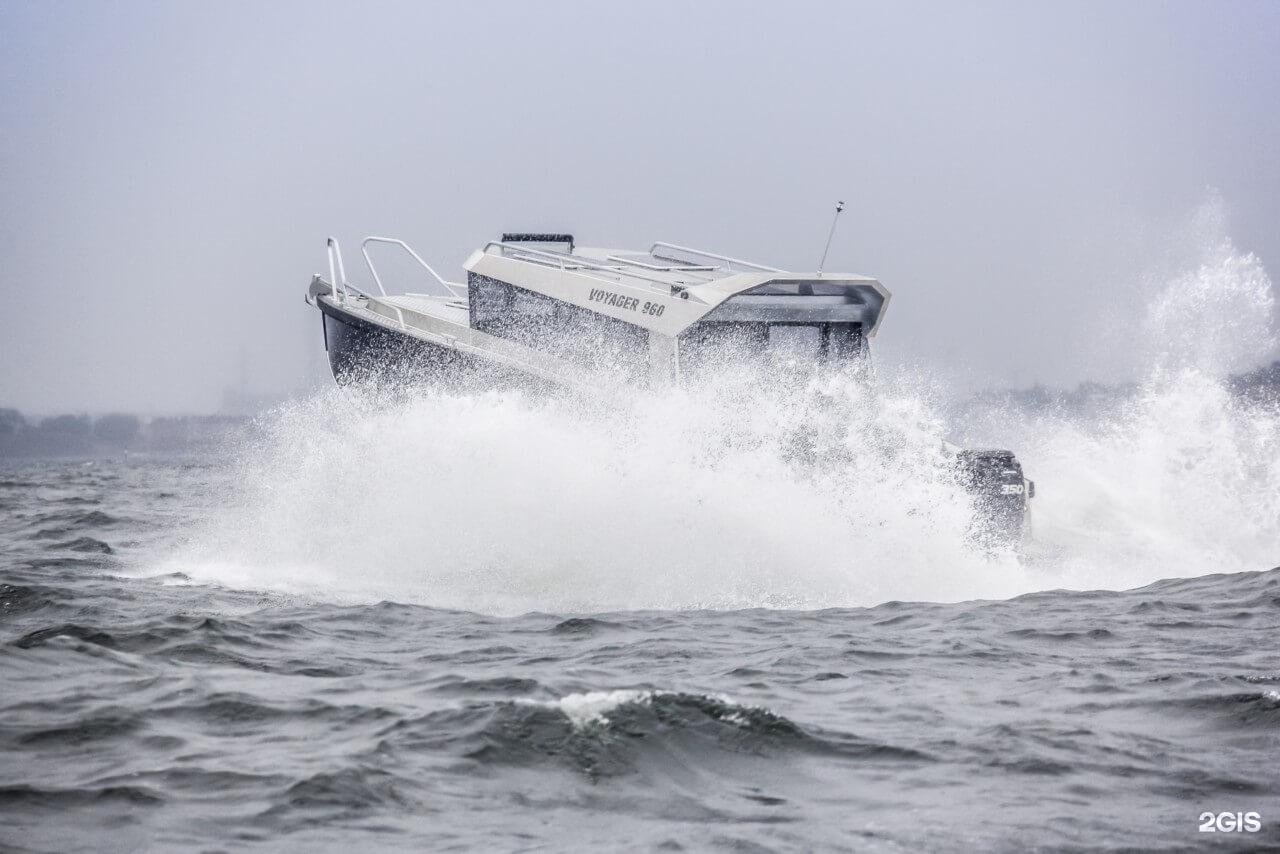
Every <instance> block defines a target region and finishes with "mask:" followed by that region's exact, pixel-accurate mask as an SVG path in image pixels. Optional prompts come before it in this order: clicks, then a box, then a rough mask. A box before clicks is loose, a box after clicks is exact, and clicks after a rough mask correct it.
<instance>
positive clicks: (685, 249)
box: [649, 241, 786, 273]
mask: <svg viewBox="0 0 1280 854" xmlns="http://www.w3.org/2000/svg"><path fill="white" fill-rule="evenodd" d="M659 247H661V248H663V249H674V250H675V251H676V252H688V253H689V254H690V255H701V256H702V257H703V258H714V259H715V260H717V261H724V262H725V264H727V265H729V266H728V267H726V268H725V269H729V270H730V271H731V267H732V265H734V264H737V265H738V266H739V267H750V268H752V269H753V270H759V271H761V272H762V273H783V272H786V271H785V270H779V269H778V268H777V267H766V266H765V265H764V264H757V263H756V262H754V261H743V260H742V259H741V258H730V257H729V256H728V255H721V254H719V253H718V252H708V251H706V250H705V249H692V248H690V247H688V246H677V245H676V244H674V243H662V242H661V241H659V242H658V243H655V244H653V245H652V246H650V247H649V254H650V255H652V256H653V257H655V258H670V260H672V261H679V260H681V259H680V258H671V257H670V256H669V255H659V254H658V253H657V252H656V251H655V250H656V249H658V248H659Z"/></svg>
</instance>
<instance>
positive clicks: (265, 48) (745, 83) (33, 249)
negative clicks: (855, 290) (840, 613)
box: [0, 0, 1280, 413]
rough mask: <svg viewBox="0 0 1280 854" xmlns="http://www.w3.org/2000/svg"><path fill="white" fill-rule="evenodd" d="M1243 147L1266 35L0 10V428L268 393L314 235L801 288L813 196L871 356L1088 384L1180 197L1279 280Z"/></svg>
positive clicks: (606, 9) (1117, 18)
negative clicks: (61, 415)
mask: <svg viewBox="0 0 1280 854" xmlns="http://www.w3.org/2000/svg"><path fill="white" fill-rule="evenodd" d="M1277 140H1280V4H1276V3H1256V4H1253V3H1219V2H1214V3H1208V2H1206V3H1179V4H1147V3H1098V4H1078V3H1070V4H1064V3H1053V4H1042V5H1031V4H1026V3H1012V4H1008V5H1004V4H976V5H959V4H927V5H926V4H920V5H913V4H904V3H869V4H854V3H826V4H808V3H795V2H792V3H786V4H768V6H766V5H765V4H745V3H723V4H720V3H697V4H692V3H689V4H686V3H657V2H645V3H630V4H612V5H608V4H600V3H580V4H563V3H556V2H538V3H528V4H514V3H510V4H507V3H476V2H455V3H450V4H442V5H438V6H428V5H426V4H421V3H403V4H380V5H379V4H370V3H361V4H358V5H357V4H350V5H348V6H338V5H336V4H327V5H324V4H316V3H298V4H288V3H270V4H260V3H207V4H195V3H106V2H92V3H89V2H86V3H47V2H38V3H14V2H9V0H0V305H3V306H4V309H3V318H4V323H3V327H2V328H0V359H2V363H0V365H2V366H0V406H3V405H16V406H18V407H20V408H22V409H24V410H27V411H32V412H51V411H60V410H88V411H103V410H109V409H128V410H136V411H141V412H146V413H164V412H182V411H210V410H213V409H215V408H216V407H217V406H218V405H219V402H220V398H221V393H222V390H223V388H224V387H227V386H234V385H237V384H238V383H239V382H240V379H239V377H240V376H241V373H242V371H243V372H244V373H245V374H246V375H247V380H248V386H249V388H250V390H255V391H275V390H286V389H291V388H298V387H301V386H304V385H305V384H306V383H308V382H310V381H312V380H314V378H315V377H316V376H317V375H318V373H319V371H318V367H319V365H320V364H321V362H320V355H321V348H322V344H321V340H320V331H319V321H318V320H317V319H316V316H315V313H314V311H313V310H311V309H308V308H307V307H306V306H305V305H304V304H303V302H302V294H303V291H304V289H305V287H306V285H307V282H308V280H309V277H310V274H311V273H312V272H314V271H319V270H320V269H321V268H322V267H323V266H324V264H325V260H324V258H325V256H324V239H325V237H326V236H327V235H329V234H334V235H336V236H338V237H339V238H340V239H342V240H343V242H344V244H345V245H346V247H347V253H348V267H349V268H354V267H356V266H357V264H356V261H357V259H358V257H359V256H358V252H357V251H356V245H355V244H356V241H357V240H358V239H359V238H360V237H362V236H364V235H365V234H375V233H381V234H392V235H398V236H401V237H404V238H405V239H407V240H409V241H410V242H411V243H413V244H414V245H415V246H416V247H417V248H418V249H419V252H420V253H422V254H423V255H424V256H425V257H426V258H427V259H428V260H430V261H432V262H438V266H439V267H442V268H446V269H447V272H450V273H453V274H454V275H455V277H460V275H461V274H460V272H459V271H458V267H459V265H460V264H461V262H462V261H463V260H464V259H465V257H466V256H467V254H468V253H469V252H470V250H472V249H473V248H475V247H477V246H478V245H480V244H481V243H483V242H484V241H485V240H487V239H490V238H492V237H494V236H496V235H497V233H498V232H500V231H502V230H503V229H565V230H571V231H573V232H574V233H575V234H577V235H578V237H579V242H582V243H588V244H622V245H636V246H639V245H647V244H648V243H649V242H650V241H652V240H669V241H673V242H678V243H685V244H690V245H701V246H707V247H710V248H718V249H720V250H721V251H723V252H726V253H729V254H732V255H738V256H743V257H749V258H755V259H759V260H761V261H764V262H767V263H774V264H778V265H780V266H796V267H801V268H806V269H812V268H813V267H814V266H815V265H816V262H817V256H818V254H819V253H820V252H821V249H822V242H823V240H824V238H825V236H826V229H827V226H828V222H829V216H830V208H831V204H832V201H833V200H834V199H836V198H844V199H845V200H846V201H847V202H849V205H850V208H849V212H848V213H846V214H845V218H844V220H843V221H842V223H841V230H840V232H839V234H838V235H837V238H836V243H835V244H834V245H833V248H832V250H831V259H830V260H829V262H828V264H827V267H828V269H832V270H834V269H842V270H846V271H851V272H864V273H869V274H873V275H877V276H879V277H880V278H881V279H882V280H883V281H884V282H885V283H886V284H887V285H888V286H889V288H890V289H891V290H892V291H893V292H894V305H893V308H892V311H891V312H890V314H889V316H888V318H887V320H886V323H885V326H884V328H883V331H882V333H881V336H880V339H879V341H878V343H879V345H880V352H881V355H882V358H886V359H894V360H919V361H922V362H924V363H927V364H931V365H937V366H941V367H942V368H943V369H946V370H949V371H953V372H955V373H959V374H962V375H964V376H965V377H967V378H968V380H969V381H972V382H997V383H1014V382H1016V383H1020V384H1029V383H1030V382H1033V381H1036V380H1043V381H1047V382H1053V383H1070V382H1075V381H1076V380H1078V379H1080V378H1082V377H1084V376H1088V375H1093V376H1102V377H1103V378H1114V377H1108V376H1107V374H1108V373H1114V371H1112V370H1111V368H1110V364H1111V363H1110V362H1109V361H1108V358H1107V354H1106V353H1100V352H1098V350H1099V348H1097V347H1096V346H1091V344H1090V342H1089V341H1088V340H1082V338H1086V336H1084V335H1083V334H1082V332H1081V330H1082V328H1083V327H1082V321H1081V319H1080V318H1081V317H1082V316H1084V315H1086V314H1087V315H1089V316H1090V317H1096V316H1097V315H1098V313H1099V311H1100V309H1099V303H1103V302H1106V299H1107V298H1106V296H1105V294H1106V293H1107V290H1106V289H1107V288H1112V287H1122V286H1123V285H1124V283H1126V282H1130V281H1132V280H1134V279H1135V278H1136V277H1138V276H1141V275H1142V274H1143V273H1144V271H1148V270H1149V269H1151V268H1152V267H1153V266H1154V267H1160V266H1161V265H1164V264H1166V262H1167V259H1166V258H1164V257H1162V256H1164V255H1168V254H1170V253H1172V254H1174V255H1177V254H1179V252H1180V251H1181V249H1179V247H1178V246H1176V245H1174V246H1173V247H1172V248H1171V246H1170V243H1171V241H1172V242H1173V243H1174V244H1177V238H1170V237H1169V235H1170V234H1175V235H1176V234H1179V233H1180V232H1179V231H1178V229H1179V228H1181V227H1182V226H1181V225H1179V224H1180V223H1182V222H1184V221H1185V220H1186V219H1187V218H1189V217H1190V216H1191V215H1192V214H1193V213H1194V211H1195V210H1196V209H1197V208H1198V207H1201V206H1203V205H1204V204H1205V203H1206V202H1207V201H1208V200H1209V199H1210V198H1211V197H1212V196H1213V193H1214V192H1216V193H1217V195H1218V196H1219V197H1220V198H1221V206H1222V208H1223V210H1224V211H1225V212H1226V214H1227V216H1228V222H1229V233H1230V235H1231V237H1232V239H1233V240H1234V241H1235V243H1236V244H1237V246H1239V247H1240V248H1241V249H1242V250H1247V251H1252V252H1255V253H1256V254H1257V255H1258V256H1259V257H1260V259H1261V260H1262V262H1263V263H1264V264H1265V265H1266V266H1267V268H1268V269H1269V270H1271V271H1272V272H1273V273H1275V272H1276V271H1277V270H1280V228H1278V226H1280V143H1278V142H1277ZM1187 239H1192V238H1187ZM1120 302H1121V303H1123V301H1120ZM1263 355H1265V354H1259V358H1260V359H1261V358H1262V356H1263Z"/></svg>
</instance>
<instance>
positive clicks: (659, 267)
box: [605, 255, 720, 273]
mask: <svg viewBox="0 0 1280 854" xmlns="http://www.w3.org/2000/svg"><path fill="white" fill-rule="evenodd" d="M605 260H606V261H617V262H618V263H619V264H627V265H629V266H632V267H643V268H644V269H646V270H654V271H655V272H659V273H696V272H699V271H710V270H718V269H720V268H719V267H707V266H700V265H697V264H647V263H645V262H644V261H639V260H637V259H635V258H623V257H621V256H620V255H609V256H607V257H606V258H605Z"/></svg>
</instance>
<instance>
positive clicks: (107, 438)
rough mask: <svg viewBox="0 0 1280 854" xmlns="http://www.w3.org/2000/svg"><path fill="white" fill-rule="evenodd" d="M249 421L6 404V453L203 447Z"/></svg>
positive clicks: (1, 412)
mask: <svg viewBox="0 0 1280 854" xmlns="http://www.w3.org/2000/svg"><path fill="white" fill-rule="evenodd" d="M248 423H249V419H248V418H245V417H242V416H232V415H184V416H178V417H166V418H146V419H144V418H139V417H138V416H137V415H129V414H125V413H119V414H112V415H100V416H98V417H96V418H92V417H90V416H88V415H54V416H52V417H49V418H40V419H30V418H27V417H26V416H24V415H23V414H22V413H21V412H19V411H18V410H16V409H4V408H0V457H2V456H31V455H45V454H50V455H61V454H94V453H104V452H114V451H130V450H135V451H187V450H198V449H201V448H207V447H212V446H214V445H216V444H218V443H219V442H222V441H224V440H226V439H227V438H229V437H231V436H232V435H234V434H235V433H237V432H239V431H243V430H244V429H245V428H246V427H247V426H248Z"/></svg>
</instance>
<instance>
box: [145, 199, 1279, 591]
mask: <svg viewBox="0 0 1280 854" xmlns="http://www.w3.org/2000/svg"><path fill="white" fill-rule="evenodd" d="M1191 233H1192V234H1193V235H1194V238H1193V239H1194V242H1195V244H1196V245H1195V247H1194V251H1187V252H1186V253H1185V254H1184V258H1185V259H1189V260H1190V263H1189V264H1188V265H1186V266H1184V267H1183V268H1182V269H1176V270H1173V271H1169V272H1166V273H1164V274H1163V277H1162V278H1160V279H1158V280H1157V279H1155V278H1154V276H1153V277H1152V278H1149V279H1147V280H1144V281H1139V282H1134V283H1132V284H1131V285H1130V287H1133V288H1137V289H1140V290H1141V292H1142V293H1143V296H1144V299H1145V302H1146V308H1145V313H1144V314H1143V316H1142V317H1137V318H1133V319H1132V320H1133V324H1132V325H1133V329H1134V334H1133V337H1132V353H1130V354H1117V360H1118V361H1123V360H1124V359H1125V358H1128V357H1136V358H1137V359H1138V361H1139V364H1140V375H1141V380H1140V382H1139V383H1137V384H1136V386H1134V387H1133V389H1132V390H1131V391H1130V392H1128V393H1126V394H1125V395H1124V396H1123V397H1121V398H1119V399H1115V400H1110V401H1108V402H1107V403H1106V404H1105V405H1102V406H1098V407H1094V408H1093V409H1092V410H1091V411H1084V410H1079V411H1066V410H1062V409H1052V408H1051V409H1047V410H1046V409H1031V408H1024V407H1014V406H1008V405H1004V406H994V405H993V406H987V407H979V408H975V407H973V406H972V405H963V401H959V400H950V399H947V396H946V395H945V394H939V393H938V392H937V391H936V390H929V389H928V383H927V378H925V377H912V376H909V375H905V376H904V375H903V373H902V372H893V371H883V372H880V373H877V372H867V373H865V374H864V373H861V372H857V371H850V372H847V373H816V372H806V371H805V370H804V369H803V368H802V367H800V366H791V368H790V369H789V370H786V369H784V370H778V368H779V366H778V365H776V364H774V365H770V366H767V367H766V368H760V369H756V368H752V367H750V366H737V367H736V368H735V369H733V370H731V371H725V372H722V374H721V376H720V377H719V378H718V379H717V380H716V381H715V382H712V383H709V384H708V385H707V386H705V387H703V388H701V389H665V390H647V391H631V392H628V393H609V394H604V395H602V396H601V397H600V399H595V400H584V399H582V398H570V397H565V398H556V397H552V398H548V397H545V396H539V395H533V394H529V393H520V392H511V391H507V392H499V391H477V392H476V393H474V394H457V393H449V392H446V391H443V390H440V389H434V388H431V387H418V388H411V389H406V388H403V387H401V388H397V389H394V390H388V389H374V388H364V389H333V390H331V391H328V392H325V393H323V394H321V395H318V396H317V397H315V398H313V399H311V400H308V401H304V402H302V403H299V404H296V405H294V406H292V407H290V408H287V409H285V410H283V411H281V412H279V413H276V414H275V415H273V416H272V417H271V419H270V420H269V423H268V425H267V426H268V431H267V437H266V439H265V441H262V442H260V443H257V444H255V445H253V446H250V447H246V448H243V449H242V452H241V454H240V455H239V459H238V460H237V461H236V462H235V468H234V476H233V477H232V478H230V484H229V486H228V493H227V495H226V496H225V501H224V504H225V507H226V509H225V510H224V511H222V512H221V513H219V514H216V515H215V516H214V518H213V521H212V522H211V523H210V524H209V525H207V526H206V527H205V528H204V529H203V530H201V531H199V532H198V533H196V534H194V535H192V536H191V537H190V538H189V540H188V541H187V542H186V543H185V545H184V547H183V548H182V550H181V552H180V554H178V555H177V556H174V557H173V558H172V563H173V565H174V566H179V565H180V567H181V569H182V571H183V572H186V573H188V574H189V575H191V576H193V577H194V578H196V579H198V580H209V581H216V582H219V583H223V584H226V585H229V586H233V587H246V588H254V589H269V590H279V591H286V592H294V593H301V594H304V595H310V596H315V597H318V598H321V599H324V600H335V601H342V602H367V601H377V600H381V599H391V600H395V601H402V602H413V603H417V604H427V605H433V606H438V607H451V608H461V609H469V610H478V611H482V612H497V613H517V612H523V611H528V610H554V611H601V610H618V609H632V608H699V607H715V608H742V607H774V608H777V607H785V608H823V607H836V606H854V605H871V604H876V603H879V602H884V601H888V600H894V599H898V600H929V601H956V600H963V599H972V598H1004V597H1008V596H1012V595H1016V594H1019V593H1024V592H1028V591H1032V590H1040V589H1047V588H1056V587H1071V588H1086V589H1087V588H1111V589H1118V588H1124V587H1132V586H1136V585H1140V584H1144V583H1147V582H1150V581H1153V580H1155V579H1157V578H1165V577H1171V576H1195V575H1200V574H1205V573H1211V572H1231V571H1238V570H1251V569H1264V568H1267V567H1269V566H1271V565H1272V564H1274V563H1275V546H1276V545H1277V543H1276V542H1275V536H1274V531H1275V529H1276V522H1277V519H1280V453H1278V452H1277V451H1278V450H1280V420H1278V418H1277V414H1276V410H1275V409H1274V408H1271V409H1268V408H1259V407H1257V406H1256V405H1246V404H1244V403H1242V402H1239V401H1238V400H1237V399H1236V398H1235V397H1234V396H1233V395H1232V394H1231V393H1230V392H1229V391H1228V390H1227V389H1226V388H1225V387H1224V385H1223V379H1224V378H1225V376H1226V374H1227V372H1228V371H1231V370H1238V369H1240V368H1242V367H1246V366H1248V365H1250V364H1253V363H1256V361H1257V360H1258V357H1259V354H1262V353H1267V352H1269V351H1270V349H1271V348H1272V347H1273V346H1274V340H1273V329H1272V316H1273V310H1274V305H1273V294H1272V288H1271V282H1270V279H1269V278H1268V276H1267V274H1266V272H1265V270H1263V269H1262V266H1261V264H1260V263H1259V262H1258V260H1257V259H1256V258H1255V257H1253V256H1252V255H1249V254H1246V253H1241V252H1240V251H1239V250H1237V249H1236V248H1235V247H1234V246H1233V245H1232V243H1231V241H1230V239H1229V238H1228V237H1226V235H1225V233H1224V229H1223V223H1222V216H1221V205H1220V203H1219V202H1216V201H1211V202H1210V203H1209V204H1208V205H1206V206H1205V208H1204V209H1203V210H1202V211H1201V212H1200V213H1199V214H1198V216H1197V217H1196V220H1195V223H1194V227H1193V229H1192V232H1191ZM892 331H894V332H897V333H898V334H908V332H907V331H902V330H892ZM1082 333H1084V334H1085V335H1086V337H1085V338H1083V339H1082V346H1084V345H1087V332H1086V331H1084V330H1082ZM783 367H784V368H785V367H786V366H783ZM949 439H955V440H962V441H964V442H965V443H967V444H976V445H982V446H998V447H1008V448H1010V449H1012V450H1014V451H1015V453H1017V454H1018V456H1019V458H1020V459H1021V460H1022V462H1023V465H1024V468H1025V470H1026V471H1027V473H1028V476H1029V477H1031V478H1033V479H1034V480H1035V481H1036V484H1037V489H1038V494H1037V497H1036V499H1035V500H1034V502H1033V517H1032V518H1033V526H1034V531H1033V534H1032V537H1031V539H1030V541H1029V542H1028V544H1027V545H1026V546H1025V547H1024V548H1023V549H1021V550H1017V551H1015V550H1013V549H992V548H990V547H979V546H976V545H975V544H974V542H973V538H972V530H973V525H974V508H973V506H972V502H971V501H970V499H969V498H968V496H967V494H966V493H965V491H964V489H963V488H962V487H961V486H960V485H959V482H958V480H957V478H956V476H955V472H954V471H953V470H952V468H951V465H950V462H949V457H948V455H947V454H946V452H945V450H944V448H945V444H944V443H945V442H946V441H947V440H949ZM164 563H165V564H166V565H167V564H169V563H170V561H164Z"/></svg>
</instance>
